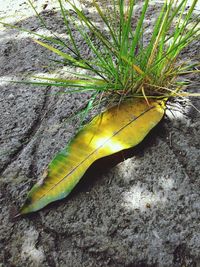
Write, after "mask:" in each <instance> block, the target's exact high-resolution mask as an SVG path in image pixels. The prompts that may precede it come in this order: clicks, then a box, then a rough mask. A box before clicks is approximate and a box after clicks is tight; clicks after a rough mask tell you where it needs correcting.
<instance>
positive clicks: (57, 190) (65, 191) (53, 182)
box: [20, 99, 165, 214]
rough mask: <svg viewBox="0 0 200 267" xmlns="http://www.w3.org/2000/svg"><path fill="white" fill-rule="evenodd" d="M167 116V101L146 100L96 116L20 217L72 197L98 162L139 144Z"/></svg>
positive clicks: (44, 179)
mask: <svg viewBox="0 0 200 267" xmlns="http://www.w3.org/2000/svg"><path fill="white" fill-rule="evenodd" d="M164 112H165V102H164V101H158V100H149V103H148V104H147V102H146V101H145V100H144V99H133V100H129V101H127V102H124V103H122V104H120V105H119V106H115V107H113V108H110V109H108V110H107V111H105V112H103V113H102V114H99V115H98V116H96V117H95V118H94V119H93V120H92V121H91V122H90V123H89V124H87V125H86V126H85V127H83V128H82V130H81V131H79V132H78V134H77V135H76V136H75V137H74V139H73V140H72V141H71V142H70V143H69V145H68V146H67V147H66V148H65V149H64V150H62V151H61V152H60V153H58V154H57V155H56V157H55V158H54V159H53V160H52V162H51V163H50V164H49V167H48V169H47V170H46V171H45V173H44V175H43V177H42V179H41V180H40V181H39V182H38V183H37V184H35V185H34V186H33V188H32V189H31V191H30V192H29V194H28V197H27V200H26V202H25V204H24V206H23V207H22V208H21V210H20V213H21V214H26V213H30V212H33V211H37V210H39V209H41V208H43V207H44V206H46V205H47V204H49V203H51V202H53V201H56V200H59V199H62V198H64V197H66V196H67V195H69V193H70V192H71V191H72V189H73V188H74V187H75V186H76V184H77V183H78V182H79V180H80V179H81V177H82V176H83V174H84V173H85V172H86V170H87V169H88V168H89V167H90V165H91V164H92V163H93V162H94V161H96V160H97V159H100V158H102V157H105V156H108V155H111V154H113V153H116V152H118V151H121V150H124V149H128V148H130V147H133V146H135V145H137V144H139V143H140V142H141V141H142V140H143V139H144V137H145V136H146V135H147V134H148V133H149V131H150V130H151V129H152V128H153V127H154V126H155V125H156V124H157V123H158V122H159V121H160V120H161V119H162V117H163V115H164Z"/></svg>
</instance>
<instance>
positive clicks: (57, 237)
mask: <svg viewBox="0 0 200 267" xmlns="http://www.w3.org/2000/svg"><path fill="white" fill-rule="evenodd" d="M1 2H2V3H1ZM86 2H87V5H88V6H87V8H89V6H90V5H89V4H90V2H89V1H86ZM34 3H35V4H36V5H37V7H38V8H41V9H42V8H44V4H45V3H47V4H48V6H47V7H46V8H45V9H44V10H43V16H44V17H45V18H46V19H47V23H48V24H49V25H50V27H52V29H53V30H56V32H58V33H62V32H63V26H62V23H61V19H60V14H59V13H56V11H55V10H53V9H52V6H51V5H50V3H49V1H42V0H41V1H34ZM14 4H15V5H14ZM0 6H1V10H0V16H1V17H2V16H5V15H10V14H13V13H14V12H15V17H13V16H12V17H11V21H15V20H16V23H17V25H19V26H26V27H29V28H31V29H32V30H40V25H39V23H38V20H37V18H35V16H34V15H33V14H32V13H31V12H30V11H29V9H28V6H27V4H26V3H25V2H24V1H21V0H18V1H11V0H9V1H3V0H1V1H0ZM152 10H154V8H152ZM29 12H30V13H29ZM22 13H23V14H22ZM53 25H54V26H53ZM55 25H56V27H55ZM53 27H55V28H53ZM0 34H1V40H0V75H1V78H3V79H4V80H6V79H7V80H8V79H18V78H21V77H24V76H25V75H27V73H30V72H31V73H36V74H38V73H42V72H46V71H47V68H46V67H45V64H48V57H49V54H48V52H47V51H45V49H42V48H40V47H39V46H38V45H36V44H35V43H34V42H33V41H32V40H31V39H30V38H29V37H28V36H27V35H26V34H24V33H20V32H18V31H16V30H9V29H5V28H4V30H3V31H1V33H0ZM80 45H83V44H81V43H80ZM83 48H84V47H83ZM198 51H199V47H198V43H196V44H193V46H191V47H190V49H189V50H188V51H187V52H185V54H184V56H185V57H188V58H189V57H190V58H192V57H193V58H195V59H196V58H197V55H198ZM197 86H198V77H194V84H193V87H192V88H191V89H195V88H194V87H197ZM0 87H1V90H0V114H1V116H0V144H1V149H0V207H1V214H0V225H1V227H0V266H6V267H7V266H12V267H14V266H19V267H21V266H51V267H54V266H67V267H83V266H85V267H89V266H91V267H95V266H99V267H100V266H102V267H106V266H112V267H125V266H126V267H142V266H143V267H148V266H149V267H150V266H151V267H156V266H158V267H172V266H174V267H183V266H184V267H186V266H188V267H198V266H200V224H199V221H200V204H199V203H200V193H199V191H200V190H199V188H200V180H199V171H200V165H199V161H200V154H199V146H200V143H199V136H200V121H199V118H200V115H199V113H198V112H197V111H196V110H195V109H194V108H192V107H191V106H190V105H189V103H188V102H185V101H183V102H182V103H177V101H175V102H174V103H173V104H171V105H172V111H173V113H171V112H170V111H168V112H167V115H168V116H166V117H165V119H164V120H163V121H162V122H161V124H160V125H159V126H158V127H157V128H156V129H155V130H153V132H152V133H151V134H150V135H149V136H148V137H147V138H146V139H145V141H144V142H143V143H142V144H141V145H139V146H138V147H137V148H135V149H131V150H128V151H125V152H123V153H118V154H116V155H115V156H113V157H110V158H108V159H104V160H101V161H100V162H98V163H97V164H95V166H93V167H92V168H91V169H90V170H89V171H88V172H87V174H86V175H85V176H84V178H83V179H82V181H81V182H80V184H79V185H78V187H77V188H76V189H75V191H74V192H73V193H72V194H71V196H70V197H68V198H67V199H65V200H63V201H60V202H56V203H55V204H52V205H49V206H48V207H47V208H45V209H43V210H42V211H40V212H37V213H35V214H33V215H30V216H27V217H25V218H20V219H18V220H16V221H13V220H12V219H11V218H12V215H13V214H14V213H15V211H16V209H17V208H18V207H19V206H20V205H21V204H22V203H23V201H24V199H25V195H26V194H27V192H28V190H29V189H30V187H31V186H32V185H33V184H34V183H35V181H36V180H37V179H38V177H39V175H40V174H41V173H42V171H43V169H44V168H45V167H46V166H47V165H48V163H49V161H50V160H51V159H52V157H53V156H54V155H55V153H56V152H57V151H59V150H60V149H61V148H63V147H64V146H65V145H66V143H67V142H68V141H69V140H70V138H71V137H73V134H74V132H75V127H74V125H76V124H75V121H73V122H68V123H65V118H67V117H68V116H69V115H70V114H71V113H72V111H73V110H75V109H76V108H77V107H79V106H80V105H81V104H82V103H83V98H87V96H86V95H84V96H80V95H70V96H69V95H59V96H58V95H51V93H52V92H54V91H55V88H49V87H46V88H45V87H44V88H38V87H32V86H30V85H18V84H11V83H8V82H5V81H4V82H1V85H0ZM180 104H181V105H180ZM193 104H194V105H195V106H196V107H197V108H200V106H199V103H198V101H197V99H194V100H193ZM102 166H103V170H102ZM110 166H112V168H110ZM105 167H106V168H105Z"/></svg>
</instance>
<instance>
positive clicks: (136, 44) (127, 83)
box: [1, 0, 200, 105]
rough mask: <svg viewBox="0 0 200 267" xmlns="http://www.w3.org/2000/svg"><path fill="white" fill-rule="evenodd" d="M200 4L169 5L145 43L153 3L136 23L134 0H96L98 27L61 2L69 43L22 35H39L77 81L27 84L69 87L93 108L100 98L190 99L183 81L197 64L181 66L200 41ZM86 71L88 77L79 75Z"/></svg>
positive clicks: (146, 3) (47, 80)
mask: <svg viewBox="0 0 200 267" xmlns="http://www.w3.org/2000/svg"><path fill="white" fill-rule="evenodd" d="M197 1H198V0H193V1H192V4H191V5H190V7H189V8H188V5H187V4H188V1H187V0H181V1H178V0H166V1H165V2H164V3H163V6H162V7H161V10H160V12H159V14H158V16H157V18H156V20H155V25H154V27H153V30H152V32H151V34H149V36H148V37H147V36H146V30H147V28H146V14H147V12H148V9H149V7H150V1H149V0H144V1H143V4H142V7H141V10H140V12H139V17H138V19H137V20H136V19H135V18H136V17H137V15H138V7H137V5H136V1H135V0H109V1H108V2H106V4H102V3H100V1H97V0H92V1H91V2H92V5H93V8H94V10H95V13H96V15H97V16H98V21H101V24H100V26H99V25H98V24H97V23H95V22H94V21H93V20H92V19H91V18H90V16H89V15H88V14H87V13H86V12H85V10H84V8H81V7H77V5H76V4H74V1H70V0H65V1H64V0H58V3H59V6H60V11H61V14H62V17H63V22H64V24H65V26H66V32H67V34H68V38H69V42H64V41H63V40H61V39H59V38H57V37H56V35H55V34H53V35H52V37H49V36H48V37H47V36H44V35H40V34H37V33H34V32H30V31H28V30H26V29H20V30H23V31H27V32H28V33H31V34H32V35H35V38H34V39H35V42H36V43H38V44H39V45H41V46H43V47H45V48H46V49H48V50H50V51H51V52H52V53H55V54H57V55H58V56H59V57H60V60H58V61H57V62H59V63H60V62H62V63H63V64H65V65H68V66H70V67H72V68H75V69H76V71H75V72H74V73H73V77H74V78H71V79H64V78H52V77H51V78H49V77H34V78H35V79H36V81H28V82H29V83H32V84H35V85H41V86H46V85H53V86H62V87H67V88H70V89H69V90H68V91H66V92H69V93H71V92H85V91H90V92H91V91H92V92H93V94H92V103H93V102H95V99H97V98H98V97H99V96H100V98H101V99H104V98H106V99H107V100H110V101H112V100H113V99H115V98H116V99H122V100H123V99H124V98H127V97H144V98H145V99H146V100H147V101H148V98H149V97H154V98H170V97H176V96H181V97H184V96H186V95H187V96H188V95H192V94H190V93H185V92H182V90H183V89H184V88H185V87H186V83H185V82H184V80H183V79H182V80H181V82H180V76H184V75H187V74H190V73H198V72H199V64H198V63H197V64H192V63H188V62H183V61H181V56H180V54H181V52H182V51H183V49H184V48H186V47H187V46H188V45H189V44H190V43H191V42H193V41H194V40H195V39H197V38H199V34H200V27H199V16H197V15H195V14H194V10H195V6H196V4H197ZM28 2H29V3H30V5H31V6H32V8H33V9H34V11H35V13H36V15H37V16H38V17H39V19H40V21H41V24H42V25H43V26H44V27H46V28H47V26H46V23H45V21H44V19H43V18H42V17H41V16H40V14H39V13H38V12H37V10H36V9H35V7H34V5H33V3H32V2H31V0H28ZM80 2H81V1H80ZM190 2H191V1H190ZM66 4H67V6H68V8H66V7H65V5H66ZM80 6H82V5H80ZM69 7H70V8H69ZM1 23H2V24H4V25H5V26H10V27H15V26H12V25H8V24H6V23H3V22H2V21H1ZM15 28H16V27H15ZM75 32H78V33H79V36H81V38H82V40H83V41H84V44H85V46H87V48H88V50H89V51H90V52H91V53H90V54H91V56H87V57H86V56H85V55H84V53H83V52H84V51H81V49H80V46H79V44H78V42H77V39H76V35H75ZM36 38H37V39H36ZM66 50H67V51H68V52H66ZM79 70H80V71H79ZM83 70H84V71H85V74H84V75H83V74H81V73H82V72H83ZM194 95H195V96H199V95H200V94H198V93H196V94H194ZM94 98H95V99H94ZM89 105H91V101H90V102H89Z"/></svg>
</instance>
